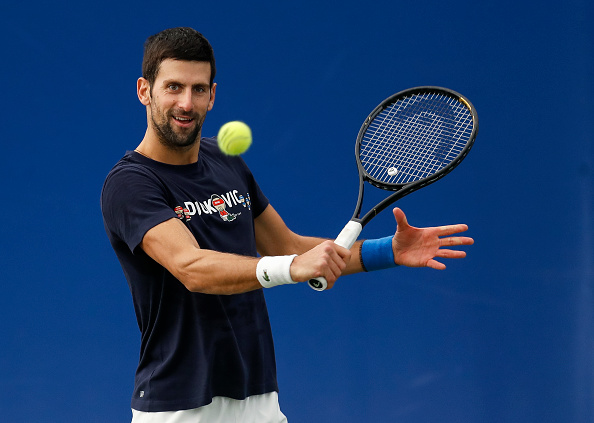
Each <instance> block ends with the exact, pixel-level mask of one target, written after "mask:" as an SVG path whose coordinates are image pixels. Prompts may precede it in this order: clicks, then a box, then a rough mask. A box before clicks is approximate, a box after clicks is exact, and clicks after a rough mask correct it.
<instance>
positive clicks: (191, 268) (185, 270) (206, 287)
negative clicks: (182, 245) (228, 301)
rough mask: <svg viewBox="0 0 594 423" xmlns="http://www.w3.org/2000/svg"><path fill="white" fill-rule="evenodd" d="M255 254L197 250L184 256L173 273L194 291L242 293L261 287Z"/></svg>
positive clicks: (227, 293) (225, 293)
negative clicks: (242, 254) (250, 255)
mask: <svg viewBox="0 0 594 423" xmlns="http://www.w3.org/2000/svg"><path fill="white" fill-rule="evenodd" d="M258 260H259V259H257V258H255V257H246V256H239V255H235V254H228V253H220V252H217V251H212V250H204V249H196V250H194V251H192V252H191V254H188V257H186V258H183V259H181V260H180V262H178V265H177V266H176V267H175V268H176V269H177V270H176V271H175V273H174V274H173V276H175V277H176V278H177V279H178V280H179V281H180V282H182V283H183V284H184V285H185V286H186V288H187V289H188V290H190V291H192V292H202V293H204V294H220V295H230V294H240V293H243V292H248V291H253V290H256V289H260V288H262V285H260V283H259V282H258V280H257V278H256V266H257V264H258Z"/></svg>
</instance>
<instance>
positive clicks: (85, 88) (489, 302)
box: [0, 0, 594, 423]
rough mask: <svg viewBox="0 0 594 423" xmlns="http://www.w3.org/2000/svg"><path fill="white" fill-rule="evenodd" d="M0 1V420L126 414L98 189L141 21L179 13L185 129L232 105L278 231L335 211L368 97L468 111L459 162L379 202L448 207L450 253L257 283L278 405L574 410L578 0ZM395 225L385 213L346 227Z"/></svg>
mask: <svg viewBox="0 0 594 423" xmlns="http://www.w3.org/2000/svg"><path fill="white" fill-rule="evenodd" d="M16 3H17V2H11V4H10V5H3V6H2V10H1V12H0V36H1V39H2V40H3V42H2V50H3V54H2V66H1V67H0V77H1V78H0V80H1V81H2V89H1V90H0V98H1V99H2V101H1V104H0V108H1V109H0V110H1V113H0V127H1V128H2V135H1V143H2V144H1V145H2V166H0V180H1V181H2V183H1V184H0V201H1V202H2V207H1V208H0V222H2V223H1V224H0V225H1V226H0V245H1V254H0V269H1V272H0V275H1V276H0V279H1V281H2V283H1V285H0V286H1V287H2V293H1V294H0V330H1V338H0V339H1V341H0V342H1V344H0V416H1V417H0V420H2V421H6V422H15V423H17V422H62V423H66V422H125V421H129V420H130V415H131V414H130V409H129V398H130V395H131V391H132V382H133V374H134V370H135V366H136V362H137V358H138V348H139V336H138V334H139V333H138V328H137V326H136V321H135V317H134V313H133V309H132V302H131V298H130V293H129V291H128V287H127V285H126V282H125V280H124V277H123V273H122V271H121V269H120V267H119V264H118V262H117V260H116V258H115V255H114V253H113V251H112V250H111V247H110V245H109V243H108V241H107V237H106V236H105V233H104V229H103V226H102V220H101V215H100V210H99V193H100V189H101V185H102V182H103V179H104V177H105V175H106V174H107V172H108V171H109V169H110V168H111V166H112V165H113V164H114V163H115V162H116V161H117V160H118V159H119V158H120V157H121V156H122V155H123V154H124V152H125V151H126V150H129V149H133V148H134V147H136V145H137V144H138V143H139V141H140V140H141V138H142V136H143V134H144V130H145V127H146V120H145V115H144V107H142V106H141V105H140V103H139V102H138V100H137V98H136V92H135V89H136V88H135V87H136V79H137V78H138V77H139V76H140V63H141V59H142V44H143V42H144V40H145V39H146V37H147V36H149V35H151V34H153V33H156V32H158V31H160V30H162V29H165V28H167V27H172V26H192V27H194V28H196V29H198V30H199V31H201V32H203V33H204V34H205V35H206V36H207V37H208V38H209V40H210V41H211V43H212V44H213V46H214V48H215V53H216V57H217V65H218V69H219V73H218V75H217V82H218V84H219V85H218V89H217V99H216V104H215V108H214V110H213V111H212V112H211V113H210V115H209V117H208V119H207V123H206V125H205V128H204V132H203V134H204V135H214V134H216V132H217V130H218V128H219V126H220V125H221V124H222V123H224V122H226V121H229V120H235V119H239V120H244V121H246V122H248V123H249V124H250V125H251V127H252V130H253V132H254V136H255V142H254V145H253V146H252V148H251V149H250V150H249V151H248V153H247V154H245V156H244V157H245V160H246V161H247V162H248V164H249V165H250V166H251V167H252V169H253V172H254V173H255V175H256V177H257V179H258V181H259V182H260V185H261V186H262V188H263V189H264V191H265V192H266V193H267V195H268V196H269V197H270V199H271V200H272V203H273V205H274V206H275V208H276V209H277V210H278V211H279V212H280V214H281V215H282V216H283V218H284V219H285V221H286V222H287V224H288V225H289V226H290V227H291V228H292V229H293V230H295V231H297V232H300V233H304V234H311V235H318V236H324V237H329V238H333V237H335V236H336V234H337V233H338V232H339V231H340V229H341V228H342V226H343V225H344V224H345V223H346V222H347V221H348V219H349V218H350V216H351V213H352V209H353V207H354V202H355V196H356V194H357V178H356V168H355V163H354V158H353V150H354V148H353V146H354V141H355V136H356V134H357V131H358V130H359V127H360V125H361V123H362V121H363V119H364V117H365V116H367V114H368V113H369V112H370V111H371V110H372V109H373V108H374V107H375V106H376V105H377V103H379V102H380V101H381V100H383V99H384V98H385V97H387V96H388V95H390V94H392V93H394V92H396V91H400V90H402V89H405V88H408V87H412V86H417V85H441V86H446V87H449V88H452V89H454V90H456V91H459V92H461V93H463V94H464V95H466V96H467V97H468V98H469V99H470V100H471V101H472V102H473V103H474V105H475V107H476V108H477V110H478V113H479V118H480V131H479V136H478V139H477V142H476V144H475V147H474V148H473V150H472V152H471V154H470V155H469V157H468V158H467V159H466V161H465V162H464V163H462V164H461V166H460V167H459V168H458V169H456V171H455V172H453V173H452V174H450V175H449V176H448V177H447V178H445V179H443V180H441V181H439V182H438V183H436V184H434V185H432V186H430V187H427V188H426V189H423V190H421V191H418V192H416V193H414V194H412V195H410V196H409V197H407V198H405V199H403V200H402V201H400V202H399V206H400V207H401V208H402V209H403V210H404V211H405V212H406V213H407V215H408V218H409V221H410V222H411V224H413V225H416V226H428V225H429V226H430V225H439V224H446V223H458V222H464V223H467V224H468V225H469V226H470V231H469V234H470V235H471V236H473V237H474V238H475V239H476V243H475V245H474V246H473V247H471V248H467V250H468V252H469V256H468V257H467V258H466V259H465V260H461V261H450V262H448V263H447V264H448V269H447V270H446V271H443V272H439V271H434V270H429V269H405V268H399V269H395V270H385V271H380V272H375V273H372V274H362V275H355V276H349V277H345V278H344V279H342V280H341V282H340V285H339V286H337V287H336V289H334V290H332V291H330V292H327V293H324V294H319V293H316V292H314V291H312V290H310V289H309V288H308V287H307V286H305V285H301V286H290V287H280V288H277V289H274V290H270V291H267V293H266V295H267V299H268V303H269V310H270V314H271V318H272V322H273V330H274V335H275V341H276V348H277V357H278V372H279V383H280V387H281V397H280V398H281V407H282V409H283V410H284V412H285V414H287V416H288V417H289V421H290V422H293V423H295V422H380V421H381V422H407V423H408V422H481V423H482V422H522V423H526V422H538V423H545V422H576V423H578V422H592V421H594V361H593V353H594V308H593V307H594V304H593V300H594V294H593V288H594V268H593V260H594V230H593V223H592V221H593V217H594V163H593V158H594V156H593V153H594V152H593V137H594V135H593V129H594V128H593V123H592V122H593V119H594V102H593V100H592V98H593V94H594V86H593V81H594V33H593V32H594V31H593V28H594V23H593V22H594V10H593V5H592V2H590V1H587V0H564V1H562V2H554V1H546V2H541V3H538V4H535V3H534V2H529V1H522V0H520V1H509V0H502V1H498V2H492V1H484V2H476V1H469V0H462V1H452V2H445V1H441V0H418V1H414V2H395V1H366V2H357V1H347V2H324V1H315V2H314V1H310V0H305V1H300V2H285V1H277V2H261V1H253V2H237V1H235V0H230V1H226V2H181V3H168V2H156V1H144V2H140V1H127V2H112V1H106V2H36V3H22V4H21V5H20V6H19V5H16ZM312 152H313V154H312ZM376 194H377V193H373V195H372V194H370V195H369V198H370V201H372V199H373V198H374V196H375V195H376ZM394 229H395V225H394V220H393V216H392V215H391V214H390V213H389V212H384V213H383V214H382V215H381V216H378V217H377V218H376V219H375V220H374V221H372V223H370V225H368V226H367V227H366V228H365V230H364V233H363V236H364V237H367V238H373V237H378V236H385V235H387V234H389V233H391V232H393V231H394Z"/></svg>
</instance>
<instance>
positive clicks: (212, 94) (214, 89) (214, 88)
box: [207, 83, 217, 112]
mask: <svg viewBox="0 0 594 423" xmlns="http://www.w3.org/2000/svg"><path fill="white" fill-rule="evenodd" d="M216 92H217V84H216V83H213V84H212V87H211V88H210V101H209V102H208V109H207V110H208V111H209V112H210V111H211V110H212V107H213V106H214V101H215V94H216Z"/></svg>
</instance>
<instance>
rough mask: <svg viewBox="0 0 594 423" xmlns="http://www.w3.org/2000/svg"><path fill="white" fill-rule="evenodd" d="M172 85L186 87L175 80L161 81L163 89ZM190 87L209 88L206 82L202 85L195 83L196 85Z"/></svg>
mask: <svg viewBox="0 0 594 423" xmlns="http://www.w3.org/2000/svg"><path fill="white" fill-rule="evenodd" d="M172 84H173V85H179V86H182V87H185V86H187V84H183V83H181V82H179V81H178V80H177V79H166V80H164V81H163V86H164V87H166V86H168V85H172ZM192 87H210V83H208V82H204V83H202V82H199V83H196V84H192Z"/></svg>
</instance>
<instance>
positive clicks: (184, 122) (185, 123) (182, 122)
mask: <svg viewBox="0 0 594 423" xmlns="http://www.w3.org/2000/svg"><path fill="white" fill-rule="evenodd" d="M173 120H174V121H175V123H176V124H177V125H178V126H181V127H182V128H189V127H191V126H192V124H193V123H194V120H195V119H194V118H190V117H185V116H173Z"/></svg>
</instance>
